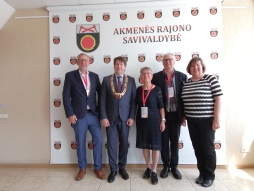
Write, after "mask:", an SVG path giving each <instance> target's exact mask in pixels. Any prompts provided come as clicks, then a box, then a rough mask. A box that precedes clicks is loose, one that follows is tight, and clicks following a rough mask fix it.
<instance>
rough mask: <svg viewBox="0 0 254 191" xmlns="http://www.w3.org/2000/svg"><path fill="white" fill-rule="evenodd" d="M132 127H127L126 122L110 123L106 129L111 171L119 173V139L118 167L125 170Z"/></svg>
mask: <svg viewBox="0 0 254 191" xmlns="http://www.w3.org/2000/svg"><path fill="white" fill-rule="evenodd" d="M129 130H130V127H129V126H127V125H126V121H121V120H120V119H119V120H118V121H114V122H110V126H109V127H107V128H106V132H107V143H108V158H109V165H110V170H112V171H117V143H118V142H117V138H118V141H119V148H118V167H119V168H125V165H126V163H127V154H128V138H129Z"/></svg>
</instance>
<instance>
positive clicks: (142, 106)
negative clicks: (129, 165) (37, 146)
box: [136, 67, 165, 184]
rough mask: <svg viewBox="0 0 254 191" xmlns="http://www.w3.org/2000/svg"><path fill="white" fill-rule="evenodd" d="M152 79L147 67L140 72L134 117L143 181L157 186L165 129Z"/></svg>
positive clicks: (161, 106) (157, 94)
mask: <svg viewBox="0 0 254 191" xmlns="http://www.w3.org/2000/svg"><path fill="white" fill-rule="evenodd" d="M152 78H153V74H152V71H151V69H150V68H149V67H144V68H142V69H141V70H140V81H141V82H142V83H143V85H142V86H140V87H138V88H137V94H136V103H137V106H138V110H137V115H136V126H137V140H136V147H137V148H139V149H143V154H144V158H145V161H146V166H147V169H146V171H145V173H144V175H143V178H144V179H148V178H150V177H151V183H152V184H157V183H158V177H157V173H156V169H157V164H158V160H159V154H160V150H161V132H162V131H164V129H165V113H164V106H163V99H162V93H161V89H160V87H158V86H155V85H153V84H152V83H151V80H152ZM150 150H152V165H150Z"/></svg>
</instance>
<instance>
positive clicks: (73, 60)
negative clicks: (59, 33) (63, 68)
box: [70, 56, 78, 65]
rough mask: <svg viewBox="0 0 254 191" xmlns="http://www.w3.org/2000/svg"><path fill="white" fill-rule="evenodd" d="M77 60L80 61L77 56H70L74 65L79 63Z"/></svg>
mask: <svg viewBox="0 0 254 191" xmlns="http://www.w3.org/2000/svg"><path fill="white" fill-rule="evenodd" d="M77 62H78V60H77V56H71V57H70V63H71V64H72V65H75V64H77Z"/></svg>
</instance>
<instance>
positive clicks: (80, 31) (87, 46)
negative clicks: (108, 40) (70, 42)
mask: <svg viewBox="0 0 254 191" xmlns="http://www.w3.org/2000/svg"><path fill="white" fill-rule="evenodd" d="M99 44H100V25H99V24H94V25H93V24H88V25H77V46H78V48H79V49H80V50H81V51H83V52H93V51H95V50H96V49H97V48H98V46H99Z"/></svg>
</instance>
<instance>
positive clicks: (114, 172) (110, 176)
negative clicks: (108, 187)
mask: <svg viewBox="0 0 254 191" xmlns="http://www.w3.org/2000/svg"><path fill="white" fill-rule="evenodd" d="M116 175H117V172H116V171H111V172H110V174H109V176H108V182H109V183H112V182H114V180H115V176H116Z"/></svg>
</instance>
